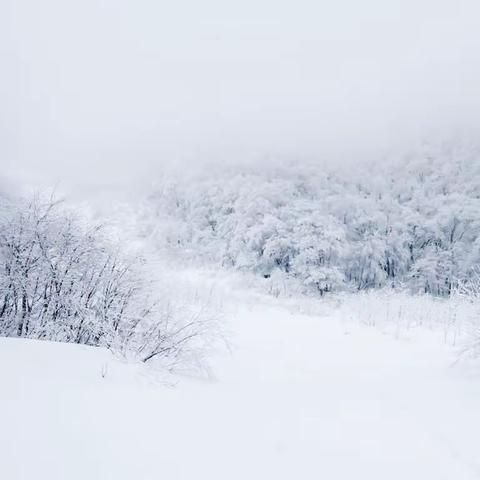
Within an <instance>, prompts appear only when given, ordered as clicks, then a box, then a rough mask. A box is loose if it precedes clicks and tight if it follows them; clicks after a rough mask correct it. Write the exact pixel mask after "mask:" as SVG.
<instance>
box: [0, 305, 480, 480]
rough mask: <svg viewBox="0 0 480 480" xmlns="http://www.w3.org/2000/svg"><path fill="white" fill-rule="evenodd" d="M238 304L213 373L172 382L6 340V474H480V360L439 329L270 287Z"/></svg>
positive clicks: (2, 401)
mask: <svg viewBox="0 0 480 480" xmlns="http://www.w3.org/2000/svg"><path fill="white" fill-rule="evenodd" d="M228 312H230V313H228ZM227 316H228V317H230V321H231V322H230V324H231V330H232V337H231V338H232V353H227V352H226V351H224V352H222V353H219V354H218V356H217V357H216V358H215V359H214V362H213V371H214V373H215V378H212V379H211V380H209V381H205V380H203V381H202V380H198V379H193V378H185V377H184V378H174V379H173V380H174V381H175V382H178V383H177V385H176V386H175V387H172V386H166V385H165V382H167V383H168V382H169V381H171V380H172V379H171V378H170V379H166V378H165V377H161V379H160V380H159V379H158V378H157V376H156V374H154V373H152V371H151V370H150V369H148V368H147V367H144V366H138V365H128V364H125V363H122V362H121V361H119V360H117V359H114V358H113V357H112V355H111V354H110V353H109V352H107V351H105V350H102V349H94V348H89V347H82V346H76V345H65V344H53V343H48V342H38V341H31V340H24V339H1V340H0V386H1V394H0V412H1V413H2V421H1V429H0V468H1V475H0V477H1V478H4V479H6V480H18V479H22V480H26V479H33V478H35V479H39V480H43V479H45V480H65V479H69V480H75V479H79V480H80V479H81V480H85V479H89V480H96V479H98V480H107V479H112V480H113V479H115V480H123V479H135V480H157V479H168V480H173V479H208V480H217V479H218V480H225V479H229V480H233V479H242V480H244V479H255V480H256V479H262V480H266V479H275V480H279V479H292V478H298V479H302V480H303V479H315V480H318V479H328V480H334V479H342V480H345V479H349V480H350V479H352V478H358V479H369V480H373V479H379V480H385V479H389V480H393V479H401V480H405V479H411V480H416V479H421V480H426V479H434V480H441V479H445V480H447V479H448V480H452V479H455V480H462V479H475V478H480V449H479V446H478V441H477V440H478V432H479V431H480V410H479V408H478V405H479V404H480V373H479V372H478V371H475V370H474V369H472V366H468V365H467V364H464V363H460V364H457V365H454V366H452V363H453V362H454V360H455V358H456V357H455V355H456V354H455V351H454V349H452V348H451V347H449V346H447V345H444V344H443V343H442V342H441V341H440V340H439V339H438V338H437V337H436V336H435V335H434V334H431V333H425V334H424V335H422V334H421V332H419V333H418V334H416V335H415V336H414V337H413V338H410V339H409V340H407V339H405V338H403V339H400V340H398V339H395V338H394V336H392V335H385V334H382V333H381V331H380V330H379V329H375V328H369V327H366V326H358V324H354V323H349V322H345V321H343V320H342V319H339V318H329V317H318V316H314V315H301V314H293V313H292V312H291V309H287V308H285V307H282V306H281V304H280V302H276V301H274V300H272V301H265V302H244V303H243V304H242V303H239V304H238V305H237V306H236V307H235V308H233V309H232V308H228V309H227Z"/></svg>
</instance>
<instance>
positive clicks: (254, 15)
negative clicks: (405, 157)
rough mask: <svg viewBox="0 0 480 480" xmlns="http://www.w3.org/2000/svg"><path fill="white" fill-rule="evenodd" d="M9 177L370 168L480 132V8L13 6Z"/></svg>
mask: <svg viewBox="0 0 480 480" xmlns="http://www.w3.org/2000/svg"><path fill="white" fill-rule="evenodd" d="M0 13H1V15H0V31H1V32H2V33H0V36H1V42H0V43H1V47H0V55H1V59H2V62H1V64H2V75H1V76H0V105H1V110H0V158H1V159H2V160H1V163H2V175H3V176H5V177H7V178H10V179H13V181H18V180H19V179H21V180H22V182H24V183H25V182H27V183H31V184H33V185H39V184H42V185H51V184H59V185H61V186H62V188H65V189H67V190H68V189H70V190H72V191H76V192H79V191H81V192H88V193H89V194H90V193H94V192H98V191H105V189H108V190H111V191H113V190H123V189H125V188H131V187H132V186H134V185H135V186H139V188H140V186H141V185H144V184H145V182H147V181H150V180H152V178H154V177H155V175H157V174H158V173H159V172H161V171H162V170H164V169H165V168H170V167H172V166H180V168H194V167H195V168H202V166H204V165H209V164H211V163H212V162H213V163H220V164H228V163H230V162H231V163H238V162H244V161H248V162H260V163H261V162H263V161H267V159H270V161H271V159H273V161H275V159H285V158H288V159H299V161H302V159H307V158H308V159H319V160H322V161H325V160H328V159H334V161H335V162H340V163H341V162H348V161H350V162H361V161H362V160H363V159H365V158H370V157H371V156H372V155H379V154H380V153H381V152H383V151H385V150H386V149H389V148H391V147H392V146H399V145H405V144H408V143H410V142H414V141H418V140H421V139H423V138H425V137H432V136H433V137H439V138H443V137H446V136H448V137H449V138H451V137H455V136H456V135H465V134H468V135H475V134H476V133H477V125H478V124H479V120H480V113H479V112H480V56H479V55H478V52H479V51H480V31H479V30H478V18H480V5H479V4H478V2H475V1H457V2H451V1H442V0H435V1H433V0H421V1H411V0H403V1H388V2H385V1H380V0H366V1H364V2H355V1H351V0H350V1H347V0H343V1H338V2H335V3H334V4H333V3H332V2H324V1H315V2H313V1H312V2H309V1H305V0H299V1H297V2H278V1H275V2H274V1H272V0H260V1H252V0H246V1H244V2H241V3H237V4H232V3H228V4H226V3H225V2H220V1H215V0H208V1H204V2H193V1H192V0H184V1H178V2H174V3H172V2H168V3H167V2H155V1H153V0H139V1H136V2H131V1H125V0H123V1H122V0H120V1H119V0H116V1H113V0H104V1H97V0H95V1H94V0H84V1H82V2H62V1H60V0H45V1H43V2H35V1H33V0H6V2H2V7H0Z"/></svg>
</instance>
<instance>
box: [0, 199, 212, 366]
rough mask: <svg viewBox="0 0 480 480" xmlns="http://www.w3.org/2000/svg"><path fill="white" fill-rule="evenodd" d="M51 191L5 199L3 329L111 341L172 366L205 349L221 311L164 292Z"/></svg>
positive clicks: (1, 221) (0, 289) (1, 225)
mask: <svg viewBox="0 0 480 480" xmlns="http://www.w3.org/2000/svg"><path fill="white" fill-rule="evenodd" d="M107 236H108V235H107V233H105V232H103V231H102V228H101V227H100V226H93V227H92V226H89V225H86V224H84V222H82V220H81V217H80V216H79V215H78V214H76V213H75V212H71V211H68V210H67V209H65V208H63V207H62V205H60V204H59V203H58V202H55V201H53V200H52V199H49V200H46V201H45V200H43V199H41V198H40V197H34V198H32V199H31V200H18V201H7V200H5V201H3V202H2V206H1V211H0V335H4V336H17V337H28V338H36V339H48V340H55V341H62V342H74V343H81V344H87V345H95V346H106V347H109V348H111V349H114V350H115V351H117V352H121V353H123V354H125V355H127V356H129V357H133V358H136V359H139V360H142V361H144V362H147V361H152V360H153V359H158V358H160V357H162V358H163V359H164V360H166V359H167V358H168V360H166V361H165V362H164V364H167V365H168V366H169V367H171V368H174V367H177V366H179V365H181V364H183V366H185V365H186V363H188V362H190V361H191V360H192V359H193V357H194V356H195V357H196V360H195V366H197V365H198V363H199V362H198V358H199V356H201V355H202V349H203V347H205V345H206V343H207V342H208V341H209V340H208V338H209V335H211V334H212V331H213V330H212V327H213V326H214V315H213V314H212V311H211V310H210V309H209V308H208V305H207V304H205V303H204V302H201V301H199V300H198V299H195V300H192V301H187V300H186V298H175V299H173V298H172V296H171V295H170V296H168V295H165V293H166V292H165V289H163V290H162V289H159V288H158V285H157V284H156V283H155V282H153V280H151V279H149V276H148V274H147V269H146V268H145V266H144V265H142V260H141V259H140V258H136V257H131V256H128V255H124V254H122V253H121V252H120V250H119V248H118V247H114V246H112V244H111V242H109V241H108V239H107Z"/></svg>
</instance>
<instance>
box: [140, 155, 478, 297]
mask: <svg viewBox="0 0 480 480" xmlns="http://www.w3.org/2000/svg"><path fill="white" fill-rule="evenodd" d="M360 166H361V168H360V167H359V168H353V167H352V168H343V171H342V170H340V169H335V168H326V167H324V166H321V165H310V166H300V165H295V164H293V163H292V164H290V165H284V166H282V167H262V168H261V167H258V168H252V167H250V168H243V169H242V168H236V169H226V168H225V169H223V170H218V171H215V172H214V173H212V171H209V172H208V173H204V174H198V175H190V176H188V177H187V176H185V175H183V176H166V177H164V178H163V179H162V180H161V181H160V182H159V183H158V185H157V186H156V188H155V189H154V191H153V192H152V194H151V195H149V197H148V199H147V200H146V201H145V203H144V208H143V212H142V215H141V221H140V226H141V227H142V231H143V235H146V236H150V237H152V238H153V239H154V240H155V241H156V243H157V246H158V247H159V248H167V249H169V250H176V251H177V252H180V253H181V254H182V255H184V256H186V257H189V258H191V259H192V260H193V259H198V258H201V259H206V260H209V261H213V262H216V263H218V264H220V265H223V266H227V267H233V268H236V269H242V270H247V271H252V272H256V273H258V274H259V275H263V276H264V277H270V276H272V275H276V276H283V277H285V278H288V279H295V280H296V281H298V282H300V283H301V284H302V285H303V286H304V288H306V289H308V290H310V291H312V290H313V291H317V292H318V293H319V294H324V293H326V292H331V291H338V290H363V289H369V288H379V287H384V286H392V287H402V288H408V289H410V290H412V291H414V292H426V293H431V294H434V295H439V296H446V295H449V294H450V292H451V291H452V289H453V288H454V287H455V286H456V285H458V284H459V283H462V282H464V281H466V280H468V279H469V278H470V277H471V275H472V273H473V271H474V270H475V268H476V267H477V266H478V265H480V152H479V150H478V149H477V148H474V147H467V146H460V147H459V146H451V145H450V146H445V145H440V146H435V147H431V146H430V147H423V148H422V149H418V150H416V151H414V152H411V153H409V154H406V155H399V156H397V157H395V158H390V159H386V160H384V161H382V162H372V163H370V164H368V165H366V164H365V163H361V164H360Z"/></svg>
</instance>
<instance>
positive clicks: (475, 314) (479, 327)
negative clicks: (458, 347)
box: [454, 268, 480, 358]
mask: <svg viewBox="0 0 480 480" xmlns="http://www.w3.org/2000/svg"><path fill="white" fill-rule="evenodd" d="M454 298H457V299H461V301H463V302H464V303H466V304H468V306H469V311H468V314H465V315H464V321H465V326H466V327H465V331H466V334H467V339H466V341H465V342H464V347H463V354H466V355H469V356H472V357H475V358H477V357H480V268H476V269H474V271H473V273H472V276H471V277H470V278H469V280H468V281H466V282H464V283H462V284H461V285H460V286H459V287H458V288H457V289H456V291H455V295H454Z"/></svg>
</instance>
